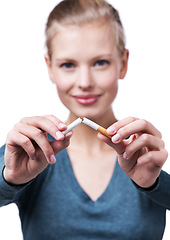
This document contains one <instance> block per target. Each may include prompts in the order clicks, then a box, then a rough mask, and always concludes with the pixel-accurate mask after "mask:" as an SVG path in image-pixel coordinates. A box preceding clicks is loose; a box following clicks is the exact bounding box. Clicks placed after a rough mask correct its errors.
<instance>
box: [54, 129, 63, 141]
mask: <svg viewBox="0 0 170 240" xmlns="http://www.w3.org/2000/svg"><path fill="white" fill-rule="evenodd" d="M56 139H57V140H63V139H64V134H63V133H62V132H60V131H57V132H56Z"/></svg>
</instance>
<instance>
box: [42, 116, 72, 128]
mask: <svg viewBox="0 0 170 240" xmlns="http://www.w3.org/2000/svg"><path fill="white" fill-rule="evenodd" d="M45 117H47V118H48V119H49V120H50V121H51V122H53V123H54V124H55V125H56V126H57V127H58V129H59V130H60V131H63V130H65V129H66V128H67V125H66V124H65V123H63V122H62V121H60V120H59V119H58V118H56V117H55V116H54V115H46V116H45Z"/></svg>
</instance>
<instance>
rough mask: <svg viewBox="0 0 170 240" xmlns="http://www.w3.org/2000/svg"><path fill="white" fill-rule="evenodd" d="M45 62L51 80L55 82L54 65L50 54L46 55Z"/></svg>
mask: <svg viewBox="0 0 170 240" xmlns="http://www.w3.org/2000/svg"><path fill="white" fill-rule="evenodd" d="M44 58H45V62H46V64H47V69H48V75H49V78H50V80H51V81H52V82H53V74H52V63H51V58H50V56H49V54H48V53H46V54H44Z"/></svg>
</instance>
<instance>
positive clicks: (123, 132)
mask: <svg viewBox="0 0 170 240" xmlns="http://www.w3.org/2000/svg"><path fill="white" fill-rule="evenodd" d="M141 132H142V133H149V134H151V135H153V136H156V137H159V138H161V137H162V135H161V133H160V132H159V131H158V130H157V129H156V128H155V127H154V126H153V125H152V124H151V123H150V122H148V121H146V120H143V119H137V120H135V121H133V122H131V123H129V124H127V125H125V126H122V127H121V128H119V130H118V131H117V133H116V134H115V135H114V136H113V137H112V141H113V142H114V143H118V142H120V141H122V140H124V139H125V138H127V137H128V136H130V135H132V134H136V133H141Z"/></svg>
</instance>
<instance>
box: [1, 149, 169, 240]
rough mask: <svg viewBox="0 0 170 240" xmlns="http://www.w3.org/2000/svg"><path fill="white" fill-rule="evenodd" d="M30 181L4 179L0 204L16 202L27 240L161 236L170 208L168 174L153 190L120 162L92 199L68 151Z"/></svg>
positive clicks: (117, 239)
mask: <svg viewBox="0 0 170 240" xmlns="http://www.w3.org/2000/svg"><path fill="white" fill-rule="evenodd" d="M56 159H57V162H56V164H55V165H49V166H48V167H47V168H46V169H45V170H44V171H43V172H42V173H41V174H40V175H38V176H37V177H36V178H35V179H34V180H32V181H31V182H29V183H27V184H24V185H20V186H13V185H9V184H8V183H7V182H6V181H5V180H4V178H3V175H2V171H3V168H4V146H3V147H2V148H1V149H0V171H1V174H0V205H1V206H4V205H7V204H9V203H13V202H14V203H16V204H17V206H18V208H19V213H20V218H21V224H22V231H23V236H24V240H37V239H41V240H47V239H48V240H53V239H55V240H57V239H59V240H61V239H62V240H67V239H68V240H85V239H86V240H87V239H88V240H94V239H97V240H100V239H101V240H106V239H114V240H126V239H127V240H133V239H134V240H136V239H138V240H143V239H145V240H160V239H162V236H163V232H164V228H165V216H166V209H170V176H169V175H168V174H167V173H166V172H164V171H161V174H160V176H159V178H158V181H157V184H156V186H155V187H154V188H152V189H148V190H145V189H142V188H139V187H138V186H137V185H135V184H134V183H133V182H132V181H131V179H129V178H128V177H127V176H126V174H125V173H124V172H123V171H122V170H121V168H120V167H119V164H118V162H117V163H116V166H115V169H114V172H113V175H112V178H111V180H110V182H109V184H108V186H107V188H106V190H105V192H104V193H103V194H102V195H101V196H100V197H99V199H97V200H96V201H92V200H91V199H90V198H89V196H88V195H87V194H86V193H85V192H84V191H83V189H82V188H81V187H80V185H79V184H78V182H77V180H76V178H75V176H74V173H73V169H72V166H71V163H70V159H69V156H68V153H67V151H66V150H63V151H61V152H60V153H59V154H57V155H56Z"/></svg>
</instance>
